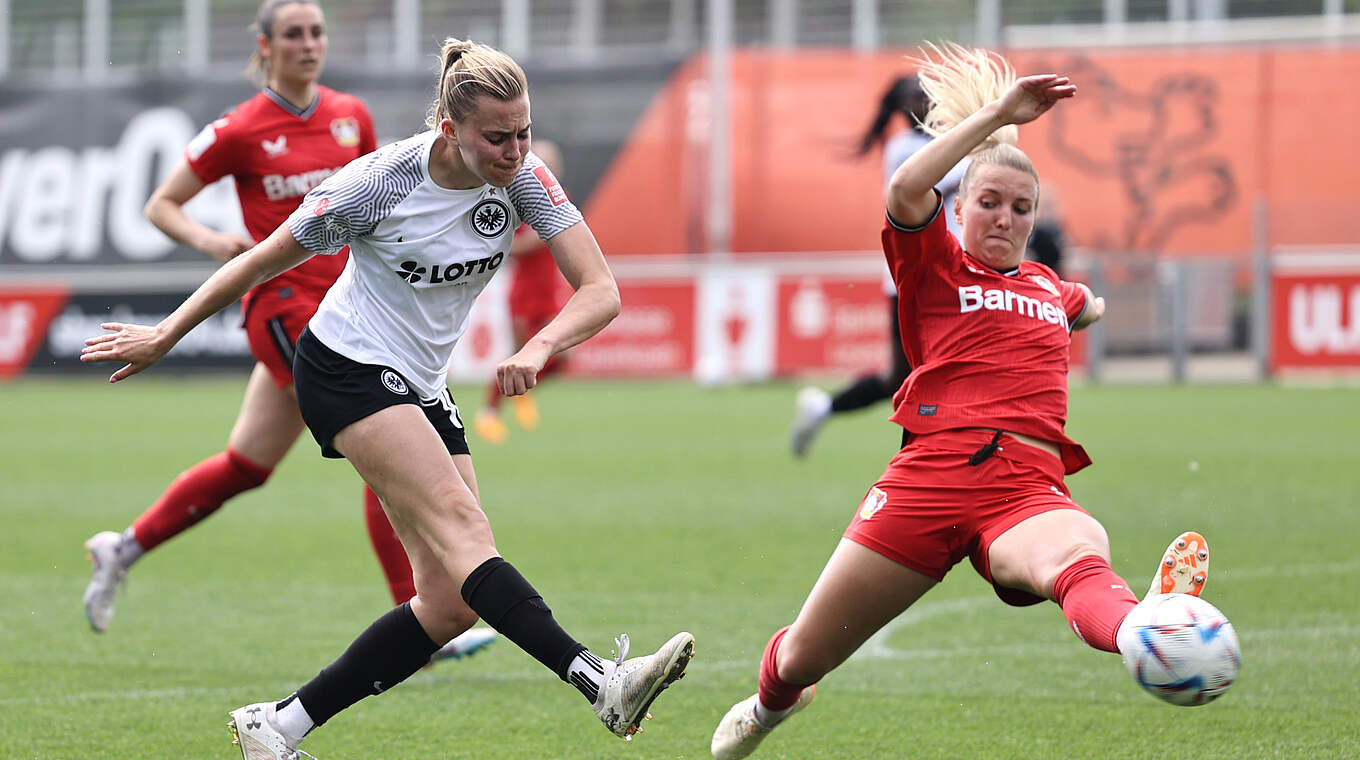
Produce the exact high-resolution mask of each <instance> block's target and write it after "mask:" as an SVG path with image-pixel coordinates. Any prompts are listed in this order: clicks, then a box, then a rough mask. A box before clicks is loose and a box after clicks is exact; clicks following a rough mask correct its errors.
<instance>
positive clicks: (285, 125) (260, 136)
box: [184, 86, 378, 301]
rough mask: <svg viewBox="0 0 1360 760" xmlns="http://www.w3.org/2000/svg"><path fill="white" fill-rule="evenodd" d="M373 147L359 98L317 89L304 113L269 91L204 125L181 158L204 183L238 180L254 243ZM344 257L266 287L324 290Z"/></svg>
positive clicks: (316, 261) (309, 264)
mask: <svg viewBox="0 0 1360 760" xmlns="http://www.w3.org/2000/svg"><path fill="white" fill-rule="evenodd" d="M377 144H378V143H377V136H376V134H375V133H374V130H373V117H372V116H370V115H369V113H368V107H367V106H365V105H364V102H363V101H362V100H360V99H359V98H357V97H355V96H353V95H347V94H345V93H342V92H336V91H335V90H332V89H330V88H328V87H320V86H318V87H317V96H316V101H315V102H314V103H312V105H311V106H310V107H309V108H307V109H305V110H302V111H299V110H298V109H297V108H296V107H294V106H293V105H292V104H291V103H289V102H288V101H286V100H284V99H283V98H282V97H280V96H279V95H278V94H277V93H275V92H274V91H272V90H268V89H266V90H263V91H261V92H260V93H259V94H258V95H256V96H255V97H253V98H251V99H250V100H247V101H246V102H244V103H242V104H240V105H239V106H237V107H236V108H234V109H232V110H231V111H230V112H228V113H227V114H226V115H225V116H223V117H222V118H220V119H218V120H217V121H214V122H213V123H211V124H209V125H208V126H206V127H204V128H203V131H202V132H200V133H199V134H198V136H197V137H195V138H194V139H193V140H191V141H190V142H189V146H188V147H187V148H185V151H184V155H185V159H186V160H187V161H188V163H189V168H190V169H191V170H192V171H193V173H194V174H195V175H197V176H198V178H199V180H201V181H202V182H203V184H205V185H206V184H209V183H212V182H216V181H217V180H219V179H221V178H222V177H225V176H228V175H230V176H232V177H234V178H235V179H236V194H237V196H238V197H239V198H240V200H241V215H242V217H243V218H244V220H245V223H246V230H248V231H249V232H250V236H251V237H252V238H254V240H255V241H256V242H259V241H261V240H264V239H265V238H266V237H268V236H269V235H270V233H272V232H273V231H274V230H275V229H276V228H278V226H279V225H280V224H282V223H283V221H284V220H285V219H287V218H288V215H289V214H291V213H292V212H293V209H295V208H297V207H298V204H299V203H301V202H302V197H303V196H304V195H306V194H307V191H309V190H311V189H312V188H314V187H316V186H317V185H319V184H321V180H323V179H325V178H327V177H329V176H330V175H332V174H334V173H335V172H337V171H339V170H340V169H341V167H343V166H344V165H345V164H348V163H349V162H350V161H353V160H354V159H356V158H358V157H359V156H362V155H364V154H365V153H369V152H371V151H372V150H373V149H374V148H376V147H377ZM347 258H348V251H345V252H342V254H340V255H336V256H313V257H312V258H310V259H308V260H307V261H306V262H304V263H302V264H301V265H299V266H297V267H295V268H293V269H291V270H289V271H287V272H284V273H283V274H281V275H279V276H278V277H276V278H274V279H273V280H270V282H269V284H270V285H278V284H281V283H287V284H289V285H293V286H295V287H297V288H299V289H302V290H307V291H311V292H316V293H325V292H326V290H327V289H328V288H330V286H331V283H333V282H335V278H337V277H339V276H340V272H341V270H343V269H344V268H345V261H346V259H347ZM249 298H250V295H249V294H247V296H246V299H243V300H245V301H248V300H249Z"/></svg>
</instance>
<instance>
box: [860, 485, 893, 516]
mask: <svg viewBox="0 0 1360 760" xmlns="http://www.w3.org/2000/svg"><path fill="white" fill-rule="evenodd" d="M887 503H888V494H887V492H886V491H884V490H883V489H882V488H879V487H878V486H874V487H873V488H870V489H869V495H868V496H865V497H864V503H862V504H860V505H859V516H860V518H861V519H864V520H868V519H869V518H870V517H873V516H874V515H875V514H876V513H877V512H878V510H880V509H882V508H883V505H884V504H887Z"/></svg>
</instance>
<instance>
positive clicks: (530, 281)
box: [510, 225, 566, 318]
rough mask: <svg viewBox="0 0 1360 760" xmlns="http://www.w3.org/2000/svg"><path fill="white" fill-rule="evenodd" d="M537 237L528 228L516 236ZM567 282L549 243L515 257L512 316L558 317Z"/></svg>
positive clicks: (511, 301) (512, 282)
mask: <svg viewBox="0 0 1360 760" xmlns="http://www.w3.org/2000/svg"><path fill="white" fill-rule="evenodd" d="M535 234H536V233H535V232H534V231H533V230H532V229H529V227H528V225H525V226H524V227H522V228H520V230H519V231H517V232H516V233H515V235H516V237H518V236H519V235H535ZM565 283H566V280H564V279H563V278H562V272H561V270H559V269H558V268H557V260H556V259H554V258H553V255H552V251H550V250H548V245H547V243H544V244H541V245H539V246H538V247H537V248H535V249H534V250H532V251H530V252H529V253H525V254H520V255H518V256H515V269H514V274H513V277H512V278H511V280H510V314H511V316H512V317H514V316H522V317H526V318H541V317H545V316H546V317H548V318H551V317H552V316H554V315H556V314H557V311H558V309H560V308H561V298H560V295H559V294H560V292H561V286H562V285H563V284H565Z"/></svg>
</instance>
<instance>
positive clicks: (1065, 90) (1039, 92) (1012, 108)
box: [996, 74, 1077, 124]
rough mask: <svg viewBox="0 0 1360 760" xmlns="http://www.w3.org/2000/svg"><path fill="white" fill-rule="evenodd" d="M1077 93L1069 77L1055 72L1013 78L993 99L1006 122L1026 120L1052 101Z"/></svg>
mask: <svg viewBox="0 0 1360 760" xmlns="http://www.w3.org/2000/svg"><path fill="white" fill-rule="evenodd" d="M1076 94H1077V86H1076V85H1074V84H1072V80H1070V79H1068V78H1067V77H1065V76H1059V75H1058V74H1035V75H1034V76H1028V77H1021V78H1019V79H1017V80H1015V84H1014V86H1012V87H1011V88H1010V89H1009V90H1007V91H1006V94H1005V95H1002V96H1001V98H1000V99H998V100H997V101H996V105H997V108H998V109H999V110H1000V114H1001V117H1002V118H1003V119H1005V120H1006V123H1007V124H1026V123H1028V122H1031V121H1034V120H1035V119H1037V118H1039V117H1040V116H1042V115H1043V114H1044V113H1045V112H1046V111H1048V109H1050V108H1052V107H1053V106H1054V104H1055V103H1057V102H1058V101H1059V100H1062V99H1064V98H1070V97H1072V96H1073V95H1076Z"/></svg>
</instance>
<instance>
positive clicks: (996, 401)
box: [883, 192, 1091, 473]
mask: <svg viewBox="0 0 1360 760" xmlns="http://www.w3.org/2000/svg"><path fill="white" fill-rule="evenodd" d="M936 195H937V197H938V192H937V193H936ZM883 252H884V255H885V256H886V257H887V260H888V268H889V269H891V270H892V276H893V282H894V283H896V285H897V297H898V302H897V303H898V317H899V319H900V320H901V324H902V348H903V350H904V351H905V352H906V355H907V360H908V361H910V362H911V367H912V371H911V374H910V375H908V376H907V381H906V382H905V383H903V384H902V387H901V388H900V389H899V390H898V391H897V394H896V395H895V396H894V397H893V416H892V419H893V421H894V422H896V423H897V424H899V425H901V426H902V427H904V428H906V429H907V430H909V431H911V432H913V433H920V434H924V433H933V432H938V431H941V430H949V429H955V428H996V429H1001V430H1007V431H1010V432H1013V433H1021V434H1023V435H1028V436H1033V437H1035V438H1039V439H1041V440H1045V441H1051V442H1053V443H1054V444H1057V445H1058V448H1059V449H1060V450H1061V452H1062V459H1063V465H1064V468H1065V470H1066V472H1068V473H1072V472H1076V471H1077V470H1078V469H1081V468H1082V467H1084V466H1086V465H1087V464H1090V461H1091V460H1090V458H1089V457H1087V456H1086V452H1085V451H1083V450H1082V448H1081V446H1079V445H1077V444H1076V443H1075V442H1073V441H1072V440H1071V439H1069V438H1068V437H1067V434H1066V433H1065V432H1064V429H1063V428H1064V425H1065V424H1066V422H1067V367H1068V351H1069V347H1070V344H1071V340H1072V338H1071V325H1072V324H1074V323H1075V322H1076V320H1077V318H1078V317H1080V316H1081V313H1082V312H1083V311H1084V310H1085V309H1086V295H1085V293H1084V292H1083V291H1082V289H1081V288H1080V287H1078V286H1077V285H1076V284H1075V283H1070V282H1064V281H1063V280H1060V279H1058V276H1057V275H1056V274H1054V272H1053V270H1052V269H1049V268H1048V267H1046V266H1044V265H1043V264H1039V263H1036V262H1033V261H1023V262H1021V263H1020V266H1019V267H1017V268H1016V269H1015V270H1012V271H1011V272H1004V273H1003V272H998V271H996V270H994V269H992V268H990V267H988V266H987V265H986V264H983V263H982V262H980V261H978V260H977V259H975V258H973V257H972V256H971V255H969V254H968V253H967V252H966V251H964V250H963V247H962V246H961V245H960V244H959V241H958V239H957V238H955V237H954V235H953V233H951V232H950V231H949V230H948V229H947V228H946V227H945V220H944V215H943V214H941V213H940V208H939V207H938V206H937V207H936V210H935V214H934V215H933V216H932V217H931V219H930V221H929V222H927V223H926V224H925V225H924V226H923V227H920V228H911V227H906V226H903V225H901V224H898V223H897V222H896V221H895V220H894V219H893V218H892V217H891V216H889V217H888V218H887V221H886V222H885V224H884V227H883Z"/></svg>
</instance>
